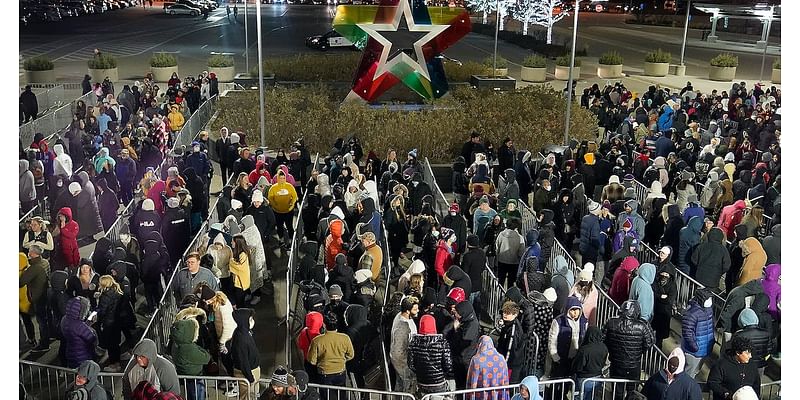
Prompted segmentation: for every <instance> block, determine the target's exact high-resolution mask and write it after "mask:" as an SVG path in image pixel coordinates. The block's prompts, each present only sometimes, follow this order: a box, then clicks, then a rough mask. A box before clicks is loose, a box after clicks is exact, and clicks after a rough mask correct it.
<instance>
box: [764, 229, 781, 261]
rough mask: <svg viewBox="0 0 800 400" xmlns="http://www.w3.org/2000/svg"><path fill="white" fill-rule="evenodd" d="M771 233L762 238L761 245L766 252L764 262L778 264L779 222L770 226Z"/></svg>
mask: <svg viewBox="0 0 800 400" xmlns="http://www.w3.org/2000/svg"><path fill="white" fill-rule="evenodd" d="M771 233H772V234H771V235H769V236H767V237H765V238H764V241H763V243H762V247H763V248H764V252H766V253H767V261H766V264H767V265H770V264H780V263H781V224H775V225H773V226H772V230H771Z"/></svg>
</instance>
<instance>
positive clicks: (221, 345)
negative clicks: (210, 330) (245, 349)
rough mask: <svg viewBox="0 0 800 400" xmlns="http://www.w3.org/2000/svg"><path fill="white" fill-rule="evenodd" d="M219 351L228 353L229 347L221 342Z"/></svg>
mask: <svg viewBox="0 0 800 400" xmlns="http://www.w3.org/2000/svg"><path fill="white" fill-rule="evenodd" d="M219 353H220V354H228V348H227V347H225V343H220V344H219Z"/></svg>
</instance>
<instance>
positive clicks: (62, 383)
mask: <svg viewBox="0 0 800 400" xmlns="http://www.w3.org/2000/svg"><path fill="white" fill-rule="evenodd" d="M75 375H76V372H75V370H74V369H69V368H64V367H56V366H53V365H46V364H40V363H37V362H33V361H28V360H19V381H20V383H21V384H22V385H23V386H24V387H25V390H26V391H27V393H28V394H29V395H30V396H32V397H34V398H37V399H61V398H64V394H65V392H66V391H67V388H68V387H69V386H70V385H71V384H72V383H73V382H75ZM97 379H98V381H99V383H100V384H101V385H102V386H103V387H105V388H108V389H109V390H110V391H111V392H112V393H114V396H115V397H117V396H119V397H117V398H122V373H120V372H116V373H108V372H100V373H99V374H98V375H97Z"/></svg>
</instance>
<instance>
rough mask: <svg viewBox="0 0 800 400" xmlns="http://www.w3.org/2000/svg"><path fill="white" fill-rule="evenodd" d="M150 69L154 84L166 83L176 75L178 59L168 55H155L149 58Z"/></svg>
mask: <svg viewBox="0 0 800 400" xmlns="http://www.w3.org/2000/svg"><path fill="white" fill-rule="evenodd" d="M150 67H151V69H152V70H153V79H154V80H155V81H156V82H167V81H169V80H170V79H171V78H172V74H173V73H178V59H177V58H175V56H174V55H172V54H169V53H155V54H153V56H152V57H150Z"/></svg>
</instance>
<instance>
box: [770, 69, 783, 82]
mask: <svg viewBox="0 0 800 400" xmlns="http://www.w3.org/2000/svg"><path fill="white" fill-rule="evenodd" d="M772 83H781V70H780V69H779V68H778V69H776V68H773V69H772Z"/></svg>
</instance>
